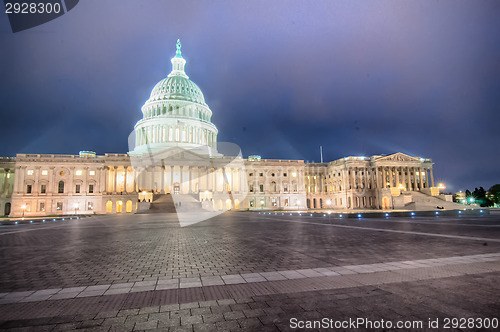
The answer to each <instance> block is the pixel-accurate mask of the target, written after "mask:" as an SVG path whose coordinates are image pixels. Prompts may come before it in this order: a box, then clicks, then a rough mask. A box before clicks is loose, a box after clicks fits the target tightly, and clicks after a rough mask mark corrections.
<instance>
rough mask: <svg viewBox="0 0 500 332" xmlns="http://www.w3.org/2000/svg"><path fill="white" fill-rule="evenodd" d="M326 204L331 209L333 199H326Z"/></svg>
mask: <svg viewBox="0 0 500 332" xmlns="http://www.w3.org/2000/svg"><path fill="white" fill-rule="evenodd" d="M326 205H328V209H330V207H331V205H332V201H331V200H329V199H328V200H327V201H326Z"/></svg>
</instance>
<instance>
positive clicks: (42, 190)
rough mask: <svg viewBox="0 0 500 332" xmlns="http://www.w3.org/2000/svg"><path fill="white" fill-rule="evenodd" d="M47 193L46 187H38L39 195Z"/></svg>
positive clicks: (43, 185)
mask: <svg viewBox="0 0 500 332" xmlns="http://www.w3.org/2000/svg"><path fill="white" fill-rule="evenodd" d="M46 192H47V185H45V184H42V185H41V186H40V194H45V193H46Z"/></svg>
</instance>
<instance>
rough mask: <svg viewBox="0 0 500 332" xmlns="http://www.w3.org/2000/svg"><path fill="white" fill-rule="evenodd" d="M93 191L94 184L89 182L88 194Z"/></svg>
mask: <svg viewBox="0 0 500 332" xmlns="http://www.w3.org/2000/svg"><path fill="white" fill-rule="evenodd" d="M93 193H94V185H93V184H89V194H93Z"/></svg>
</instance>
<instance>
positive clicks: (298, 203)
mask: <svg viewBox="0 0 500 332" xmlns="http://www.w3.org/2000/svg"><path fill="white" fill-rule="evenodd" d="M299 205H300V201H297V212H299Z"/></svg>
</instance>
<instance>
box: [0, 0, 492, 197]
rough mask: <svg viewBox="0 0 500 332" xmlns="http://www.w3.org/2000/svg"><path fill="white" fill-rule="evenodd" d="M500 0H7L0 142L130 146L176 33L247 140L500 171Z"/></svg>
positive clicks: (474, 172) (462, 172)
mask: <svg viewBox="0 0 500 332" xmlns="http://www.w3.org/2000/svg"><path fill="white" fill-rule="evenodd" d="M499 31H500V2H499V1H495V0H492V1H483V0H477V1H460V0H449V1H444V0H441V1H431V0H429V1H424V0H423V1H399V0H392V1H373V0H367V1H352V0H344V1H338V0H326V1H318V0H314V1H305V0H301V1H291V0H286V1H277V0H273V1H253V0H251V1H153V0H148V1H128V0H127V1H125V0H116V1H109V0H108V1H102V0H85V1H80V3H79V4H78V5H77V6H76V7H75V8H74V9H73V10H71V11H70V12H68V13H67V14H65V15H63V16H62V17H60V18H58V19H56V20H53V21H51V22H48V23H46V24H44V25H42V26H39V27H36V28H33V29H30V30H26V31H23V32H19V33H15V34H13V33H12V32H11V30H10V27H9V23H8V20H7V17H6V15H5V14H1V15H0V63H1V65H0V82H1V86H0V88H1V94H0V107H1V121H0V135H1V136H0V137H1V140H2V145H1V149H0V155H3V156H14V155H15V154H16V153H70V154H77V153H78V152H79V151H80V150H92V151H96V152H97V153H99V154H102V153H105V152H120V153H124V152H127V151H128V146H127V138H128V135H129V134H130V132H131V130H132V129H133V126H134V124H135V123H136V122H137V121H138V120H139V119H140V117H141V112H140V108H141V106H142V105H143V104H144V102H145V101H146V100H147V98H148V97H149V93H150V92H151V89H152V88H153V87H154V85H155V84H156V82H158V81H159V80H161V79H162V78H164V77H165V76H166V75H167V74H168V73H169V72H170V70H171V63H170V59H171V58H172V57H173V56H174V55H175V42H176V40H177V38H180V39H181V42H182V45H183V48H182V54H183V56H184V58H185V59H186V60H187V65H186V72H187V74H188V75H189V77H190V78H191V79H192V80H193V81H194V82H195V83H197V84H198V86H199V87H200V88H201V90H202V91H203V93H204V95H205V99H206V102H207V104H208V105H209V106H210V108H211V109H212V111H213V118H212V120H213V122H214V123H215V125H216V126H217V128H218V129H219V141H230V142H234V143H237V144H238V145H240V146H241V148H242V150H243V154H244V155H245V156H247V155H250V154H260V155H262V157H263V158H283V159H305V160H309V161H312V160H315V161H319V146H320V145H323V150H324V156H325V160H334V159H337V158H341V157H344V156H349V155H365V156H369V155H373V154H390V153H394V152H398V151H400V152H404V153H407V154H410V155H414V156H422V157H428V158H432V159H433V161H434V162H435V163H436V165H435V171H434V173H435V178H436V179H437V181H442V182H445V183H446V184H447V186H448V189H449V190H460V189H462V190H464V189H465V188H469V189H471V188H472V189H473V188H474V187H479V186H483V187H485V188H486V189H487V188H489V187H490V186H491V185H493V184H494V183H500V175H499V174H500V173H499V169H500V167H499V165H500V151H499V145H500V126H499V124H500V33H499Z"/></svg>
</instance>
